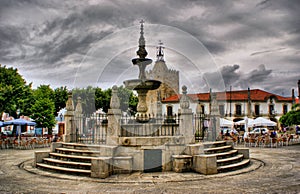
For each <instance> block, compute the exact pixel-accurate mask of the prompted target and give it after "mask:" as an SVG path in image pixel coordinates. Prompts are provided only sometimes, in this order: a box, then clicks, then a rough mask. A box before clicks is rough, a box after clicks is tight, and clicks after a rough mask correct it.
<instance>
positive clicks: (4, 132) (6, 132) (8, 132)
mask: <svg viewBox="0 0 300 194" xmlns="http://www.w3.org/2000/svg"><path fill="white" fill-rule="evenodd" d="M2 133H3V134H4V135H12V131H3V132H2Z"/></svg>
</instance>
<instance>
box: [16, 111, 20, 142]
mask: <svg viewBox="0 0 300 194" xmlns="http://www.w3.org/2000/svg"><path fill="white" fill-rule="evenodd" d="M20 112H21V111H20V109H19V108H18V109H17V111H16V113H17V118H19V115H20ZM17 132H18V145H19V144H20V136H21V125H18V126H17Z"/></svg>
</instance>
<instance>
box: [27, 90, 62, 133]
mask: <svg viewBox="0 0 300 194" xmlns="http://www.w3.org/2000/svg"><path fill="white" fill-rule="evenodd" d="M33 95H34V99H35V103H34V104H33V106H32V107H31V112H32V116H31V117H32V118H33V119H34V120H35V122H36V123H37V127H44V128H48V134H50V135H51V134H52V127H54V125H55V116H54V115H55V114H56V113H55V98H54V96H55V95H54V91H53V90H52V89H51V88H50V86H49V85H40V86H39V87H38V88H37V89H36V90H34V93H33Z"/></svg>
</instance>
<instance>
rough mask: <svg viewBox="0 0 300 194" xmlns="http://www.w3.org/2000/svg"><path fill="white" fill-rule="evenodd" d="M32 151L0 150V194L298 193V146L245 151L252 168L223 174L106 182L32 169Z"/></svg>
mask: <svg viewBox="0 0 300 194" xmlns="http://www.w3.org/2000/svg"><path fill="white" fill-rule="evenodd" d="M36 150H40V151H47V150H49V148H42V149H36ZM36 150H0V158H1V160H0V172H1V173H0V193H143V194H145V193H186V194H187V193H300V182H299V181H300V162H299V161H300V145H293V146H284V147H280V148H250V157H251V158H252V159H251V165H250V166H249V167H247V168H245V169H241V170H238V171H232V172H228V173H220V174H216V175H208V176H205V175H202V174H197V173H191V172H187V173H175V172H163V173H139V172H136V173H132V174H121V175H112V176H111V177H109V178H107V179H95V178H89V177H81V176H72V175H66V174H57V173H53V172H45V171H41V170H39V169H35V168H33V167H32V166H31V164H32V162H33V157H34V151H36Z"/></svg>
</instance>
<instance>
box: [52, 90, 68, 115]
mask: <svg viewBox="0 0 300 194" xmlns="http://www.w3.org/2000/svg"><path fill="white" fill-rule="evenodd" d="M67 100H68V90H67V87H66V86H65V87H60V88H56V89H55V90H54V103H55V113H57V112H58V111H59V110H60V109H62V108H64V107H65V106H66V102H67Z"/></svg>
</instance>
